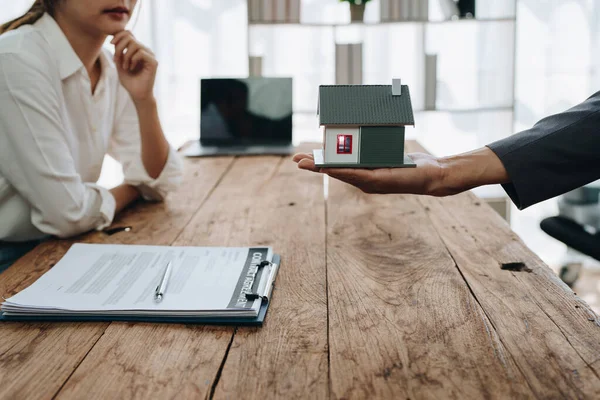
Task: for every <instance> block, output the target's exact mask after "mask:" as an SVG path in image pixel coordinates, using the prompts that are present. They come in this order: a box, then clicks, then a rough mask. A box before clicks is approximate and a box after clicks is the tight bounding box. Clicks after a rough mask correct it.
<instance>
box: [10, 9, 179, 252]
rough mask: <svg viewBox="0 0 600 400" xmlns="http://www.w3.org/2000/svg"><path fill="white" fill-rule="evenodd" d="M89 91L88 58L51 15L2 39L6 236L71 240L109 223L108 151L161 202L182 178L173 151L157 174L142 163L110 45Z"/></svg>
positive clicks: (136, 128)
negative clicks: (104, 181)
mask: <svg viewBox="0 0 600 400" xmlns="http://www.w3.org/2000/svg"><path fill="white" fill-rule="evenodd" d="M100 61H101V65H102V75H101V77H100V81H99V82H98V85H97V86H96V90H95V93H94V94H93V95H92V93H91V85H90V79H89V76H88V74H87V71H86V69H85V68H84V66H83V64H82V63H81V60H80V59H79V58H78V57H77V55H76V54H75V51H74V50H73V48H72V47H71V45H70V44H69V42H68V40H67V38H66V37H65V35H64V34H63V32H62V31H61V29H60V28H59V26H58V24H57V23H56V22H55V21H54V19H53V18H52V17H51V16H49V15H47V14H46V15H44V16H43V17H42V18H41V19H40V20H39V21H38V22H36V23H35V24H34V25H26V26H23V27H21V28H19V29H17V30H15V31H11V32H8V33H5V34H3V35H0V241H24V240H31V239H37V238H40V237H43V236H46V235H56V236H59V237H68V236H73V235H76V234H79V233H82V232H86V231H89V230H92V229H103V228H105V227H106V226H108V225H110V224H111V223H112V220H113V217H114V214H115V199H114V197H113V196H112V195H111V193H110V192H109V191H108V190H107V189H105V188H103V187H100V186H98V185H96V184H95V182H96V181H97V180H98V178H99V177H100V170H101V168H102V162H103V160H104V156H105V155H106V154H109V155H111V156H112V157H114V158H115V159H116V160H117V161H119V162H120V163H121V164H122V166H123V172H124V175H125V182H126V183H128V184H131V185H135V186H137V187H138V188H139V189H140V191H141V193H142V195H143V197H144V198H145V199H147V200H157V201H158V200H162V199H163V198H164V197H165V195H166V193H167V192H168V191H170V190H172V189H173V188H174V187H176V186H177V185H178V184H179V183H180V181H181V176H182V162H181V160H180V158H179V156H178V155H177V154H176V153H175V151H174V150H173V149H172V148H171V150H170V153H169V157H168V160H167V163H166V165H165V167H164V169H163V171H162V173H161V174H160V176H159V177H158V178H157V179H152V178H151V177H150V176H149V175H148V174H147V172H146V170H145V168H144V165H143V163H142V159H141V138H140V128H139V122H138V117H137V113H136V110H135V107H134V105H133V102H132V100H131V98H130V96H129V94H128V93H127V91H126V90H125V89H124V88H123V87H122V86H121V84H120V83H119V78H118V75H117V71H116V69H115V66H114V63H113V61H112V55H111V54H110V52H109V51H108V50H103V52H102V54H101V57H100Z"/></svg>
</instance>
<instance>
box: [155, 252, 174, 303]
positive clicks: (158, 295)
mask: <svg viewBox="0 0 600 400" xmlns="http://www.w3.org/2000/svg"><path fill="white" fill-rule="evenodd" d="M171 266H172V262H171V261H169V262H168V263H167V266H166V267H165V272H164V273H163V276H162V279H161V280H160V283H159V284H158V286H157V287H156V291H155V292H154V301H155V302H157V303H160V302H161V301H162V299H163V297H165V291H166V290H167V284H168V283H169V278H170V276H171Z"/></svg>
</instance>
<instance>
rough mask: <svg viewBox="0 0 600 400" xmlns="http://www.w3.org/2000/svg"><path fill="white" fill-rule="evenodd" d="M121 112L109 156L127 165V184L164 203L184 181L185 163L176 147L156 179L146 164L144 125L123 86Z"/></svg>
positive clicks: (118, 108) (119, 103) (170, 150)
mask: <svg viewBox="0 0 600 400" xmlns="http://www.w3.org/2000/svg"><path fill="white" fill-rule="evenodd" d="M117 93H118V95H117V112H116V116H117V117H116V118H115V126H114V130H113V134H112V136H111V140H110V144H109V148H108V154H109V155H110V156H111V157H113V158H114V159H115V160H117V161H119V162H120V163H121V165H122V166H123V174H124V175H125V183H127V184H130V185H133V186H136V187H137V188H138V190H139V191H140V193H141V194H142V196H143V197H144V199H146V200H149V201H162V200H164V198H165V197H166V195H167V193H168V192H170V191H172V190H174V189H175V188H177V187H178V186H179V185H180V184H181V181H182V176H183V162H182V160H181V157H180V156H179V155H178V154H177V152H176V151H175V149H173V147H169V155H168V157H167V162H166V163H165V166H164V168H163V170H162V172H161V173H160V175H159V176H158V177H157V178H156V179H152V178H151V177H150V175H148V173H147V172H146V168H145V167H144V163H143V161H142V142H141V137H140V124H139V120H138V116H137V112H136V110H135V105H134V104H133V101H132V100H131V97H130V96H129V93H127V91H126V90H125V89H124V88H123V87H122V86H120V85H119V88H118V90H117Z"/></svg>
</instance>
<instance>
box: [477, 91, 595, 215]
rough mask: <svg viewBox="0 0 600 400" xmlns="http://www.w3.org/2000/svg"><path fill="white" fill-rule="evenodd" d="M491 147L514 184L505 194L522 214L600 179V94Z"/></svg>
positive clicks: (510, 184)
mask: <svg viewBox="0 0 600 400" xmlns="http://www.w3.org/2000/svg"><path fill="white" fill-rule="evenodd" d="M488 147H489V148H490V149H491V150H492V151H493V152H494V153H496V155H497V156H498V157H499V158H500V160H501V161H502V163H503V164H504V167H505V168H506V171H507V172H508V176H509V177H510V180H511V182H510V183H508V184H505V185H503V187H504V190H506V192H507V193H508V195H509V196H510V198H511V199H512V201H513V202H514V203H515V204H516V205H517V207H519V209H521V210H522V209H524V208H527V207H529V206H531V205H533V204H536V203H538V202H540V201H543V200H546V199H549V198H552V197H555V196H558V195H560V194H563V193H566V192H569V191H571V190H573V189H576V188H578V187H581V186H583V185H585V184H588V183H590V182H593V181H595V180H597V179H600V92H597V93H596V94H594V95H593V96H592V97H590V98H589V99H587V100H586V101H585V102H583V103H581V104H579V105H577V106H575V107H573V108H571V109H569V110H567V111H565V112H563V113H561V114H556V115H553V116H550V117H547V118H544V119H543V120H541V121H540V122H538V123H537V124H535V126H534V127H533V128H531V129H529V130H526V131H523V132H520V133H517V134H515V135H512V136H510V137H508V138H506V139H503V140H500V141H497V142H495V143H492V144H490V145H488Z"/></svg>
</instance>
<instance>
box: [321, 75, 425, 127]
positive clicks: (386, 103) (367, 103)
mask: <svg viewBox="0 0 600 400" xmlns="http://www.w3.org/2000/svg"><path fill="white" fill-rule="evenodd" d="M319 122H320V124H321V125H363V126H364V125H414V124H415V120H414V116H413V110H412V103H411V101H410V92H409V90H408V86H406V85H402V95H401V96H392V85H322V86H320V87H319Z"/></svg>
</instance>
